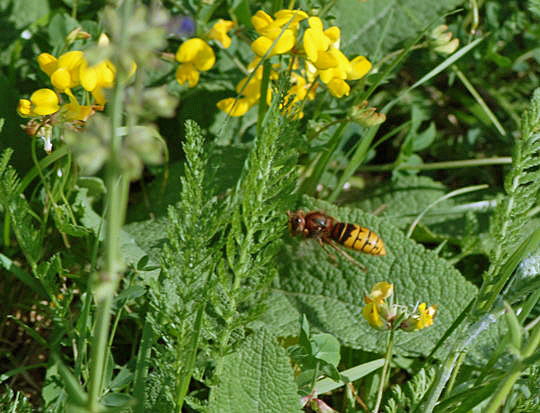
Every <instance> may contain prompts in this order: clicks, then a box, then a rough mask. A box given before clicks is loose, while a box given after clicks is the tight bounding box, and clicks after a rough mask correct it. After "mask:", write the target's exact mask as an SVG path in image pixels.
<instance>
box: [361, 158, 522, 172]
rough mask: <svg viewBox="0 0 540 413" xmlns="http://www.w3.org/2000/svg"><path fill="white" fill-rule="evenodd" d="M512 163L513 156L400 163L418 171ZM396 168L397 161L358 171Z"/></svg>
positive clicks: (403, 167) (405, 167) (406, 167)
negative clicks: (413, 163)
mask: <svg viewBox="0 0 540 413" xmlns="http://www.w3.org/2000/svg"><path fill="white" fill-rule="evenodd" d="M511 163H512V157H510V156H501V157H496V158H483V159H462V160H459V161H445V162H431V163H425V164H422V165H399V169H414V170H418V171H430V170H436V169H451V168H469V167H472V166H487V165H509V164H511ZM394 168H396V164H395V163H387V164H382V165H366V166H360V167H359V168H358V171H362V172H384V171H391V170H393V169H394Z"/></svg>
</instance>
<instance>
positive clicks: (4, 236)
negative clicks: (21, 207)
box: [2, 208, 11, 248]
mask: <svg viewBox="0 0 540 413" xmlns="http://www.w3.org/2000/svg"><path fill="white" fill-rule="evenodd" d="M10 222H11V221H10V219H9V211H8V210H7V208H6V209H5V210H4V225H3V231H2V243H3V245H4V247H5V248H9V244H10V241H11V240H10V238H9V232H10V229H9V228H10V225H9V224H10Z"/></svg>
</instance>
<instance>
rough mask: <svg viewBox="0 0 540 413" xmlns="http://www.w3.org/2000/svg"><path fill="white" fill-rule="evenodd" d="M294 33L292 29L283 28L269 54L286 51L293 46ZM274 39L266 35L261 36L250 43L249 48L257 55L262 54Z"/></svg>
mask: <svg viewBox="0 0 540 413" xmlns="http://www.w3.org/2000/svg"><path fill="white" fill-rule="evenodd" d="M295 40H296V39H295V35H294V32H293V31H292V30H285V31H284V32H283V33H281V36H280V37H279V38H278V40H277V42H276V44H275V45H274V47H273V48H272V50H271V52H270V54H269V56H274V55H278V54H283V53H287V52H288V51H290V50H291V49H292V48H293V47H294V43H295ZM273 43H274V41H273V40H272V39H270V38H268V37H265V36H261V37H259V38H258V39H256V40H255V41H254V42H253V43H251V50H253V52H254V53H256V54H257V55H258V56H264V54H265V53H266V52H267V51H268V50H269V49H270V48H271V47H272V44H273Z"/></svg>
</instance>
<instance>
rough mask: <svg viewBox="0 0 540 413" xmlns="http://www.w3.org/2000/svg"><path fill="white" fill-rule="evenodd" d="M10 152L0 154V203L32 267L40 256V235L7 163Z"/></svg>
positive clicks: (14, 173) (11, 152) (12, 171)
mask: <svg viewBox="0 0 540 413" xmlns="http://www.w3.org/2000/svg"><path fill="white" fill-rule="evenodd" d="M12 154H13V151H12V150H11V149H6V150H5V151H4V152H3V153H2V155H1V156H0V205H1V206H2V208H3V211H4V214H6V215H7V216H8V218H9V221H10V223H11V227H12V229H13V233H14V234H15V237H16V238H17V242H18V244H19V247H20V248H21V251H22V252H23V254H24V255H25V257H26V259H27V260H28V262H29V263H30V265H31V266H32V268H34V267H35V265H36V264H37V262H38V260H39V258H40V256H41V252H42V236H41V234H40V232H39V231H38V230H37V229H36V228H35V227H34V223H33V220H32V214H33V212H32V211H31V209H30V206H29V205H28V202H27V201H26V199H25V198H24V196H23V195H22V194H21V187H20V180H19V177H18V176H17V172H16V171H15V169H14V168H13V167H12V166H10V165H9V160H10V159H11V155H12Z"/></svg>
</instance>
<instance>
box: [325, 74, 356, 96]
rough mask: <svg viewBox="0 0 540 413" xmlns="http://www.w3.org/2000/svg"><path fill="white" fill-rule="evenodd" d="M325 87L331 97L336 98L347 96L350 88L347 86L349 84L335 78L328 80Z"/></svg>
mask: <svg viewBox="0 0 540 413" xmlns="http://www.w3.org/2000/svg"><path fill="white" fill-rule="evenodd" d="M326 86H328V90H329V91H330V93H331V94H332V96H335V97H337V98H341V97H343V96H349V92H350V91H351V87H350V86H349V84H348V83H347V82H345V81H344V80H342V79H340V78H337V77H335V78H333V79H330V81H329V82H328V83H327V84H326Z"/></svg>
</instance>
